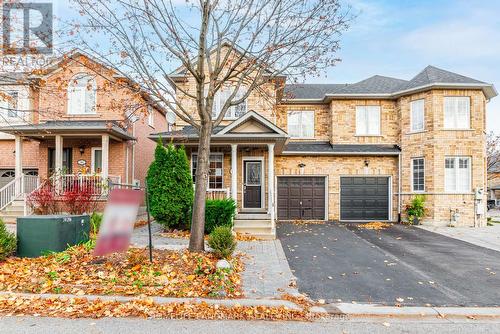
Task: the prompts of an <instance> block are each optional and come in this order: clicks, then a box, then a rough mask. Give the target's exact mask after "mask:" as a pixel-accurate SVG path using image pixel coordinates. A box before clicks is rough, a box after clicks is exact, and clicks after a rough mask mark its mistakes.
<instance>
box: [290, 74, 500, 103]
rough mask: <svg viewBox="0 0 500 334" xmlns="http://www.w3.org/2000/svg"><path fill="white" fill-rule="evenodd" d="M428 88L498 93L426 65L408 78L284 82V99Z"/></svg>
mask: <svg viewBox="0 0 500 334" xmlns="http://www.w3.org/2000/svg"><path fill="white" fill-rule="evenodd" d="M431 88H465V89H469V88H473V89H481V90H482V91H483V92H484V94H485V96H486V98H487V99H491V98H493V97H495V96H497V95H498V93H497V91H496V89H495V87H494V86H493V84H488V83H486V82H483V81H479V80H476V79H473V78H469V77H467V76H464V75H461V74H457V73H454V72H450V71H446V70H443V69H440V68H437V67H434V66H430V65H429V66H427V67H426V68H425V69H423V70H422V71H421V72H420V73H418V74H417V75H416V76H415V77H413V78H412V79H410V80H408V81H407V80H403V79H398V78H392V77H386V76H382V75H374V76H372V77H369V78H367V79H365V80H361V81H359V82H356V83H353V84H324V85H318V84H302V85H296V84H294V85H286V86H285V92H287V91H290V92H292V93H294V94H290V95H285V96H284V101H285V102H291V103H294V102H296V103H297V102H301V101H304V102H305V101H311V100H314V101H316V102H320V103H324V102H329V101H330V100H332V99H334V98H340V99H342V98H353V97H358V98H382V99H395V98H398V97H400V96H403V95H406V94H411V93H415V92H419V91H423V90H427V89H431Z"/></svg>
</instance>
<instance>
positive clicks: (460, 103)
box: [444, 96, 470, 130]
mask: <svg viewBox="0 0 500 334" xmlns="http://www.w3.org/2000/svg"><path fill="white" fill-rule="evenodd" d="M444 128H445V129H458V130H460V129H469V128H470V97H468V96H446V97H445V98H444Z"/></svg>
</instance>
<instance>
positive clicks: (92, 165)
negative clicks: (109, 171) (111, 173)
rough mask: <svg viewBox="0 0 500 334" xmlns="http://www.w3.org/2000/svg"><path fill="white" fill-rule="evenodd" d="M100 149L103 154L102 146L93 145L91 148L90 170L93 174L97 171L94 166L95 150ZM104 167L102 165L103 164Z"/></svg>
mask: <svg viewBox="0 0 500 334" xmlns="http://www.w3.org/2000/svg"><path fill="white" fill-rule="evenodd" d="M98 150H100V151H101V154H102V147H92V148H91V154H90V172H91V173H92V174H95V173H96V171H95V168H94V163H95V151H98ZM101 168H102V166H101Z"/></svg>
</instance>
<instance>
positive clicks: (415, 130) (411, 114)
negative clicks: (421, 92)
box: [410, 99, 425, 133]
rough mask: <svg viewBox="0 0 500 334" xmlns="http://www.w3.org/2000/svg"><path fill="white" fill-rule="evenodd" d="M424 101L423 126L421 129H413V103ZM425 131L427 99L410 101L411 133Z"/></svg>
mask: <svg viewBox="0 0 500 334" xmlns="http://www.w3.org/2000/svg"><path fill="white" fill-rule="evenodd" d="M420 101H422V103H423V110H422V112H423V115H422V128H421V129H413V103H415V102H420ZM424 131H425V99H418V100H413V101H411V102H410V133H418V132H424Z"/></svg>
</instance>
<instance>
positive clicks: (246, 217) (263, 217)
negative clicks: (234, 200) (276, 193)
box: [234, 212, 271, 220]
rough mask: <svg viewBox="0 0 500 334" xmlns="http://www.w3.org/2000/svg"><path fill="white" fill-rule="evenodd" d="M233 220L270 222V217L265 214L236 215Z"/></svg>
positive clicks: (245, 213)
mask: <svg viewBox="0 0 500 334" xmlns="http://www.w3.org/2000/svg"><path fill="white" fill-rule="evenodd" d="M234 219H235V220H270V219H271V215H270V214H267V213H247V212H244V213H238V214H236V217H235V218H234Z"/></svg>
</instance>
